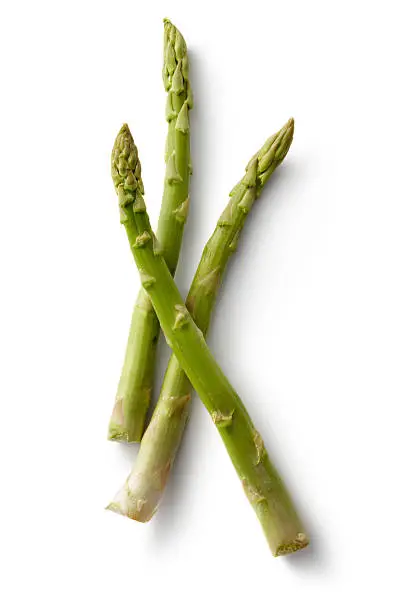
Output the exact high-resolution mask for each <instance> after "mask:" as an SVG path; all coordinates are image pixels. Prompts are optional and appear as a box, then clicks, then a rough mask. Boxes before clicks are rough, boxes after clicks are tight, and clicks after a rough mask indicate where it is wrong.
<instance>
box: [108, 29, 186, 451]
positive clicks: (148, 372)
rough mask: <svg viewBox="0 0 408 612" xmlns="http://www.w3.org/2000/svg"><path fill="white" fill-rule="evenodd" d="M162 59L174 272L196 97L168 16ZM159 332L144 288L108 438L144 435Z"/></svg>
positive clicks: (162, 236)
mask: <svg viewBox="0 0 408 612" xmlns="http://www.w3.org/2000/svg"><path fill="white" fill-rule="evenodd" d="M163 58H164V61H163V83H164V88H165V90H166V92H167V101H166V120H167V122H168V133H167V140H166V150H165V162H166V173H165V179H164V187H163V199H162V204H161V210H160V216H159V223H158V229H157V238H158V241H159V243H160V247H161V249H162V255H163V257H164V259H165V261H166V263H167V266H168V268H169V270H170V272H171V274H172V275H174V273H175V271H176V268H177V262H178V258H179V254H180V248H181V242H182V239H183V232H184V226H185V223H186V220H187V215H188V208H189V186H190V175H191V160H190V126H189V112H190V109H191V108H192V104H193V101H192V93H191V86H190V80H189V67H188V55H187V46H186V43H185V40H184V38H183V36H182V35H181V34H180V32H179V31H178V30H177V28H175V26H174V25H173V24H172V23H171V22H170V21H169V20H168V19H165V20H164V53H163ZM159 333H160V325H159V322H158V320H157V317H156V314H155V312H154V309H153V307H152V305H151V302H150V299H149V296H148V295H147V293H146V292H145V290H144V289H143V287H142V288H141V290H140V292H139V295H138V298H137V301H136V304H135V307H134V310H133V315H132V321H131V325H130V330H129V336H128V342H127V348H126V353H125V360H124V364H123V368H122V374H121V377H120V381H119V385H118V389H117V392H116V399H115V405H114V408H113V412H112V416H111V419H110V423H109V431H108V439H110V440H118V441H124V442H140V440H141V438H142V435H143V432H144V429H145V424H146V415H147V411H148V409H149V406H150V399H151V393H152V387H153V378H154V369H155V362H156V347H157V341H158V337H159Z"/></svg>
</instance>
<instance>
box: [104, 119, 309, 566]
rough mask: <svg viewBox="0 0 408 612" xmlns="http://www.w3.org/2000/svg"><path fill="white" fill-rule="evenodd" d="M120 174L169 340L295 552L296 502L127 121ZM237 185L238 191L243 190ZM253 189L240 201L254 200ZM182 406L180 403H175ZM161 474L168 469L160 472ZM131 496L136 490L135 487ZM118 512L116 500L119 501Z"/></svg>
mask: <svg viewBox="0 0 408 612" xmlns="http://www.w3.org/2000/svg"><path fill="white" fill-rule="evenodd" d="M258 163H259V162H258V160H257V158H256V157H255V158H254V161H253V163H252V164H251V165H250V167H251V170H250V171H249V172H248V173H247V179H246V182H247V183H248V185H247V186H248V187H250V188H251V189H252V190H256V176H257V175H256V167H257V164H258ZM112 178H113V181H114V185H115V188H116V192H117V194H118V199H119V209H120V213H121V221H122V223H123V225H124V227H125V229H126V233H127V236H128V240H129V244H130V246H131V250H132V253H133V257H134V259H135V263H136V265H137V267H138V269H139V273H140V277H141V282H142V285H143V287H144V288H145V289H146V291H147V293H148V294H149V297H150V299H151V302H152V304H153V306H154V309H155V311H156V314H157V317H158V319H159V321H160V325H161V328H162V330H163V332H164V335H165V337H166V340H167V343H168V345H169V346H170V348H171V349H172V350H173V352H174V353H175V355H176V357H177V360H178V361H179V363H180V366H181V368H182V369H183V370H184V372H185V373H186V374H187V376H188V378H189V379H190V382H191V383H192V385H193V387H194V388H195V390H196V391H197V393H198V395H199V396H200V399H201V400H202V402H203V403H204V405H205V406H206V408H207V410H208V412H209V413H210V415H211V417H212V420H213V422H214V424H215V425H216V427H217V429H218V432H219V433H220V435H221V437H222V440H223V442H224V444H225V447H226V449H227V451H228V454H229V456H230V458H231V460H232V462H233V465H234V467H235V469H236V472H237V474H238V476H239V478H240V480H241V483H242V485H243V488H244V491H245V493H246V495H247V497H248V500H249V502H250V503H251V505H252V507H253V509H254V510H255V512H256V514H257V516H258V518H259V520H260V522H261V525H262V527H263V530H264V532H265V535H266V538H267V540H268V543H269V546H270V548H271V551H272V553H273V554H274V555H275V556H278V555H283V554H288V553H291V552H295V551H297V550H299V549H301V548H304V547H305V546H306V545H307V544H308V537H307V535H306V533H305V530H304V528H303V525H302V523H301V521H300V518H299V517H298V515H297V512H296V510H295V507H294V505H293V502H292V501H291V499H290V497H289V494H288V492H287V490H286V488H285V486H284V484H283V482H282V480H281V478H280V476H279V474H278V473H277V471H276V469H275V467H274V466H273V464H272V462H271V461H270V459H269V457H268V454H267V452H266V449H265V446H264V443H263V441H262V438H261V436H260V434H259V433H258V432H257V430H256V429H255V427H254V425H253V423H252V421H251V419H250V417H249V414H248V412H247V411H246V409H245V406H244V405H243V403H242V401H241V399H240V398H239V396H238V394H237V393H236V391H235V390H234V389H233V387H232V386H231V384H230V383H229V381H228V380H227V378H226V377H225V375H224V374H223V372H222V370H221V368H220V367H219V365H218V364H217V362H216V361H215V359H214V357H213V356H212V354H211V352H210V350H209V348H208V346H207V344H206V342H205V340H204V334H203V332H202V331H200V329H199V328H198V327H197V325H196V324H195V323H194V320H193V318H192V316H191V315H190V313H189V311H188V310H187V308H186V306H185V304H184V303H183V300H182V297H181V295H180V293H179V291H178V289H177V286H176V284H175V283H174V280H173V278H172V276H171V273H170V271H169V269H168V268H167V265H166V263H165V261H164V259H163V257H162V255H161V253H160V244H159V243H158V242H157V239H156V237H155V236H154V234H153V231H152V228H151V226H150V221H149V217H148V215H147V212H146V206H145V202H144V198H143V184H142V182H141V167H140V161H139V158H138V152H137V148H136V146H135V143H134V141H133V138H132V136H131V133H130V131H129V128H128V126H127V125H124V126H123V127H122V128H121V130H120V132H119V134H118V136H117V138H116V141H115V145H114V148H113V151H112ZM238 191H239V188H237V190H236V193H238ZM249 193H250V191H249V192H248V191H247V190H245V192H244V193H243V194H242V198H241V199H238V196H237V204H236V205H237V206H239V207H241V208H247V207H248V206H250V204H251V203H252V202H253V197H252V196H251V197H250V196H249ZM173 409H174V410H177V406H174V407H173ZM158 476H159V477H160V475H158ZM130 494H131V493H130ZM111 509H112V510H115V507H114V506H111Z"/></svg>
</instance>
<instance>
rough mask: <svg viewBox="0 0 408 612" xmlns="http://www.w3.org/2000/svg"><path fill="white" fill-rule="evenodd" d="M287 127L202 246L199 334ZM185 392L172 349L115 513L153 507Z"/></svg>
mask: <svg viewBox="0 0 408 612" xmlns="http://www.w3.org/2000/svg"><path fill="white" fill-rule="evenodd" d="M293 129H294V122H293V119H290V120H289V121H288V122H287V123H286V125H284V126H283V128H282V129H281V130H280V131H279V132H278V133H277V134H274V135H273V136H271V137H270V138H268V140H267V141H266V142H265V144H264V146H263V147H262V148H261V149H260V151H258V153H257V154H256V155H255V156H254V157H253V158H252V159H251V160H250V162H249V164H248V166H247V167H246V173H245V176H244V177H243V178H242V180H241V181H240V182H239V183H238V185H237V186H236V187H235V188H234V190H233V192H232V194H231V197H230V200H229V202H228V205H227V207H226V208H225V210H224V212H223V213H222V215H221V217H220V219H219V220H218V223H217V226H216V228H215V231H214V233H213V235H212V236H211V238H210V239H209V241H208V242H207V244H206V246H205V248H204V251H203V254H202V257H201V261H200V263H199V265H198V268H197V271H196V274H195V277H194V280H193V282H192V285H191V288H190V292H189V294H188V297H187V301H186V305H187V308H188V309H189V311H190V313H191V315H192V316H193V319H194V321H195V323H196V325H198V327H199V328H200V329H201V331H202V332H203V333H204V335H205V334H206V333H207V330H208V327H209V324H210V317H211V312H212V309H213V306H214V303H215V299H216V297H217V293H218V288H219V286H220V282H221V279H222V276H223V273H224V271H225V268H226V267H227V263H228V261H229V258H230V256H231V254H232V253H233V252H234V250H235V248H236V246H237V242H238V239H239V236H240V233H241V230H242V228H243V226H244V223H245V220H246V218H247V214H248V212H249V211H250V209H251V207H252V204H253V203H254V201H255V199H256V198H257V197H258V196H259V195H260V193H261V191H262V189H263V187H264V185H265V183H266V181H267V180H268V179H269V177H270V176H271V175H272V173H273V172H274V170H275V169H276V168H277V167H278V166H279V164H280V163H281V162H282V161H283V159H284V158H285V156H286V154H287V152H288V150H289V147H290V145H291V143H292V139H293ZM254 186H255V189H254ZM243 202H244V203H245V204H244V205H243V204H242V203H243ZM191 391H192V388H191V383H190V381H189V380H188V378H187V376H186V375H185V374H184V372H183V370H182V368H181V366H180V364H179V362H178V361H177V357H176V356H175V355H174V354H173V355H172V356H171V358H170V361H169V365H168V367H167V372H166V375H165V378H164V382H163V386H162V389H161V393H160V397H159V401H158V403H157V406H156V408H155V410H154V412H153V416H152V420H151V422H150V424H149V426H148V428H147V429H146V432H145V434H144V436H143V438H142V442H141V445H140V449H139V452H138V455H137V458H136V462H135V465H134V467H133V469H132V472H131V474H130V476H129V477H128V479H127V481H126V484H125V485H124V487H122V489H121V490H120V491H119V492H118V494H117V495H116V497H115V500H114V502H115V503H116V504H117V508H118V510H119V511H120V512H121V514H124V515H126V516H129V517H130V518H132V519H135V520H138V521H142V522H145V521H148V520H150V519H151V518H152V516H153V514H154V513H155V511H156V510H157V507H158V505H159V503H160V500H161V498H162V495H163V491H164V489H165V486H166V483H167V479H168V476H169V473H170V471H171V467H172V465H173V461H174V459H175V456H176V453H177V449H178V446H179V444H180V440H181V437H182V434H183V431H184V427H185V425H186V422H187V419H188V414H189V400H190V398H191Z"/></svg>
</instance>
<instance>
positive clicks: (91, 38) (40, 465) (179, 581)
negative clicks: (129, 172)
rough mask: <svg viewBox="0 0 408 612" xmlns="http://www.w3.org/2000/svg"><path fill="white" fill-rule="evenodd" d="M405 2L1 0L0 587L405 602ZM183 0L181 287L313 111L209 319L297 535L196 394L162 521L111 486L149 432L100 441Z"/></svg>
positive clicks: (155, 194)
mask: <svg viewBox="0 0 408 612" xmlns="http://www.w3.org/2000/svg"><path fill="white" fill-rule="evenodd" d="M404 6H405V3H404V2H397V1H392V0H389V1H388V2H386V3H384V2H381V3H380V2H376V1H373V0H371V1H367V2H365V1H362V0H361V1H356V0H354V1H351V0H343V1H342V2H327V1H325V0H320V1H318V0H309V1H308V2H304V1H302V0H297V1H296V0H286V1H285V2H266V1H265V2H264V1H254V0H252V1H251V2H245V3H244V2H234V3H231V4H230V3H227V2H225V3H221V2H220V1H218V2H213V1H209V0H207V1H206V2H203V3H199V2H187V1H184V2H176V1H171V0H168V1H167V2H162V1H156V2H152V1H151V2H149V3H146V2H137V1H136V0H132V1H124V0H117V1H115V2H103V1H101V0H99V1H96V0H95V1H94V2H91V1H85V0H81V1H74V0H71V1H70V2H55V1H48V2H46V1H42V0H37V1H36V2H29V1H26V2H23V1H20V2H19V1H16V0H15V1H14V2H9V3H2V4H1V7H2V8H1V16H0V17H1V19H0V52H1V85H2V94H1V112H0V128H1V131H0V156H1V159H0V168H1V181H0V202H1V213H0V214H1V219H0V249H1V254H0V261H1V293H2V298H1V319H0V326H1V329H0V332H1V341H0V351H1V364H0V366H1V368H0V371H1V428H2V441H1V444H0V466H1V491H0V498H1V500H0V513H1V520H0V531H1V534H0V538H1V539H0V555H1V563H2V567H3V569H2V574H1V575H2V587H1V591H0V607H1V609H2V610H5V611H6V610H7V612H14V611H20V610H30V611H31V610H37V609H38V610H42V611H43V612H48V611H55V610H58V612H65V611H72V610H78V611H80V612H82V611H86V612H88V611H90V610H92V611H93V610H95V611H98V612H104V611H108V610H109V611H112V610H124V609H126V610H135V611H136V610H142V609H143V610H161V609H163V610H169V611H173V610H174V611H177V612H182V611H183V612H184V611H190V610H198V611H201V610H206V611H207V610H209V609H215V610H234V611H240V610H243V611H247V610H259V609H262V610H269V609H271V610H279V609H280V610H287V611H289V612H292V611H295V610H299V609H302V610H307V611H308V610H310V611H312V610H313V612H323V611H324V612H326V611H327V610H330V611H331V612H337V611H344V610H351V611H354V610H370V611H373V610H374V611H376V610H386V609H390V610H391V609H392V610H393V611H396V612H399V611H400V610H401V611H404V610H407V606H408V596H407V590H406V563H407V555H406V551H405V549H406V540H407V513H408V496H407V480H408V479H407V468H408V450H407V424H408V422H407V409H408V405H407V400H408V389H407V367H408V356H407V354H408V349H407V346H408V323H407V312H408V290H407V263H408V240H407V234H408V198H407V195H408V187H407V180H408V179H407V176H408V173H407V137H408V129H407V128H408V122H407V102H408V100H407V91H406V62H405V60H404V59H403V58H404V56H406V55H405V54H406V52H407V42H406V16H405V15H404ZM164 16H168V17H170V18H171V19H172V20H173V21H174V23H175V24H176V25H177V26H178V27H179V28H180V30H181V31H182V32H183V34H184V36H185V38H186V40H187V43H188V45H189V49H190V58H191V81H192V86H193V89H194V93H195V102H196V104H195V108H194V112H193V113H192V114H191V125H192V130H191V132H192V149H193V163H194V176H193V182H192V187H191V192H192V193H191V195H192V199H191V216H190V219H189V222H188V226H187V231H186V236H185V241H184V247H183V252H182V257H181V260H180V261H181V264H180V270H179V274H178V275H177V281H178V284H179V286H180V288H181V289H182V290H183V292H185V291H186V290H187V288H188V286H189V283H190V280H191V278H192V275H193V272H194V270H195V267H196V265H197V262H198V260H199V257H200V254H201V249H202V247H203V245H204V243H205V241H206V240H207V238H208V236H209V234H210V232H211V231H212V229H213V227H214V225H215V223H216V220H217V218H218V216H219V214H220V212H221V210H222V208H223V207H224V205H225V204H226V202H227V197H228V192H229V189H230V188H231V187H232V186H233V185H234V184H235V183H236V181H237V180H238V179H239V178H240V177H241V175H242V173H243V170H244V167H245V164H246V162H247V161H248V159H249V158H250V157H251V156H252V154H253V153H254V152H255V151H256V150H257V149H258V148H259V146H260V145H261V144H262V143H263V141H264V140H265V139H266V137H267V136H268V135H269V134H271V133H273V132H275V131H276V130H277V129H279V128H280V127H281V125H282V124H283V123H284V122H285V121H286V120H287V119H288V118H289V117H290V116H294V117H295V119H296V131H295V140H294V143H293V147H292V149H291V151H290V153H289V155H288V158H287V160H286V161H285V163H284V165H283V166H282V167H281V168H280V169H279V171H278V172H277V173H276V176H275V177H274V178H273V179H272V181H271V184H270V186H269V187H268V188H267V189H266V190H265V192H264V194H263V196H262V199H261V200H259V201H258V203H257V205H256V209H254V210H253V212H252V213H251V218H250V219H249V221H248V224H247V227H246V228H245V234H244V236H243V237H242V241H241V244H240V247H239V250H238V253H237V254H236V256H235V258H234V261H233V262H232V263H231V266H230V269H229V271H228V274H227V278H226V282H225V283H224V285H223V289H222V292H221V295H220V299H219V304H218V305H217V309H216V310H217V312H216V316H215V317H214V323H213V327H212V332H211V334H210V336H209V342H210V345H211V347H212V349H213V351H214V354H215V356H216V357H217V359H218V360H219V362H220V363H221V365H222V366H223V368H224V369H225V372H226V373H227V374H228V376H229V377H230V379H231V381H232V382H233V384H234V385H235V386H236V388H237V390H238V392H239V393H240V395H241V396H242V398H243V400H244V401H245V403H246V405H247V406H248V408H249V410H250V412H251V414H252V416H253V418H254V421H255V423H256V425H257V427H258V428H259V429H260V431H261V432H262V435H263V437H264V438H265V440H266V442H267V446H268V448H269V449H270V452H271V454H272V456H273V458H274V460H275V461H276V464H277V465H278V466H279V468H280V470H281V471H282V473H283V475H284V477H285V479H286V480H287V482H288V484H289V486H290V489H291V491H292V492H293V495H294V497H295V499H296V500H297V502H298V504H299V507H300V508H301V510H302V513H303V514H304V516H305V520H306V522H307V524H308V527H309V530H310V533H311V536H312V541H313V543H312V546H311V547H310V548H309V549H308V551H304V552H302V553H300V554H297V555H293V556H291V557H290V558H281V559H274V558H273V557H272V556H271V554H270V552H269V550H268V547H267V545H266V543H265V540H264V538H263V535H262V532H261V529H260V527H259V525H258V523H257V520H256V518H255V515H254V514H253V512H252V510H251V508H250V506H249V504H248V503H247V501H246V499H245V497H244V495H243V492H242V490H241V487H240V485H239V481H238V480H237V478H236V476H235V474H234V471H233V468H232V467H231V464H230V462H229V459H228V456H227V454H226V452H225V450H224V448H223V446H222V444H221V443H220V440H219V438H218V434H217V432H216V430H215V428H214V426H213V425H212V423H211V420H210V418H209V417H208V415H207V413H206V411H205V410H204V408H203V406H202V405H201V403H200V402H199V401H198V400H195V401H194V403H193V414H192V418H191V421H190V425H189V428H188V431H187V435H186V437H185V440H184V443H183V446H182V450H181V453H180V455H179V458H178V460H177V463H176V466H175V469H174V472H173V475H172V478H171V481H170V483H169V487H168V491H167V493H166V496H165V500H164V503H163V505H162V507H161V509H160V511H159V513H158V514H157V515H156V517H155V518H154V519H153V521H152V522H151V523H150V524H147V525H141V524H137V523H133V522H131V521H130V520H127V519H125V518H123V517H119V516H117V515H114V514H112V513H109V512H106V511H105V510H104V506H105V505H106V504H107V503H108V502H109V501H110V500H111V498H112V496H113V494H114V493H115V492H116V490H117V489H118V488H119V486H120V485H121V483H122V482H123V481H124V479H125V477H126V475H127V473H128V471H129V469H130V467H131V464H132V462H133V458H134V456H135V454H136V451H137V448H136V447H133V448H130V449H127V448H124V447H123V446H120V445H117V444H114V443H108V442H107V441H106V432H107V424H108V419H109V416H110V412H111V408H112V403H113V398H114V395H115V391H116V384H117V380H118V377H119V373H120V370H121V365H122V358H123V351H124V347H125V343H126V338H127V330H128V325H129V319H130V315H131V310H132V305H133V300H134V298H135V296H136V292H137V289H138V277H137V273H136V270H135V267H134V264H133V262H132V259H131V255H130V252H129V248H128V244H127V240H126V236H125V234H124V231H123V228H122V227H121V226H120V224H119V218H118V211H117V203H116V197H115V194H114V190H113V187H112V184H111V179H110V151H111V147H112V143H113V140H114V137H115V135H116V132H117V131H118V129H119V127H120V125H121V123H122V122H123V121H127V122H128V123H129V125H130V127H131V129H132V131H133V134H134V136H135V139H136V141H137V145H138V147H139V153H140V156H141V159H142V168H143V177H144V182H145V186H146V196H147V203H148V206H149V210H150V212H151V217H152V221H153V222H154V223H155V222H156V219H157V216H158V211H159V206H160V200H161V190H162V180H163V171H164V164H163V148H164V136H165V132H166V123H165V121H164V103H165V94H164V91H163V87H162V82H161V57H162V21H161V20H162V18H163V17H164ZM167 356H168V352H167V349H166V347H165V346H164V345H162V346H161V360H160V368H161V370H163V368H164V366H165V363H166V358H167ZM157 384H158V385H159V384H160V376H158V378H157ZM157 391H158V388H157V389H156V393H157Z"/></svg>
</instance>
